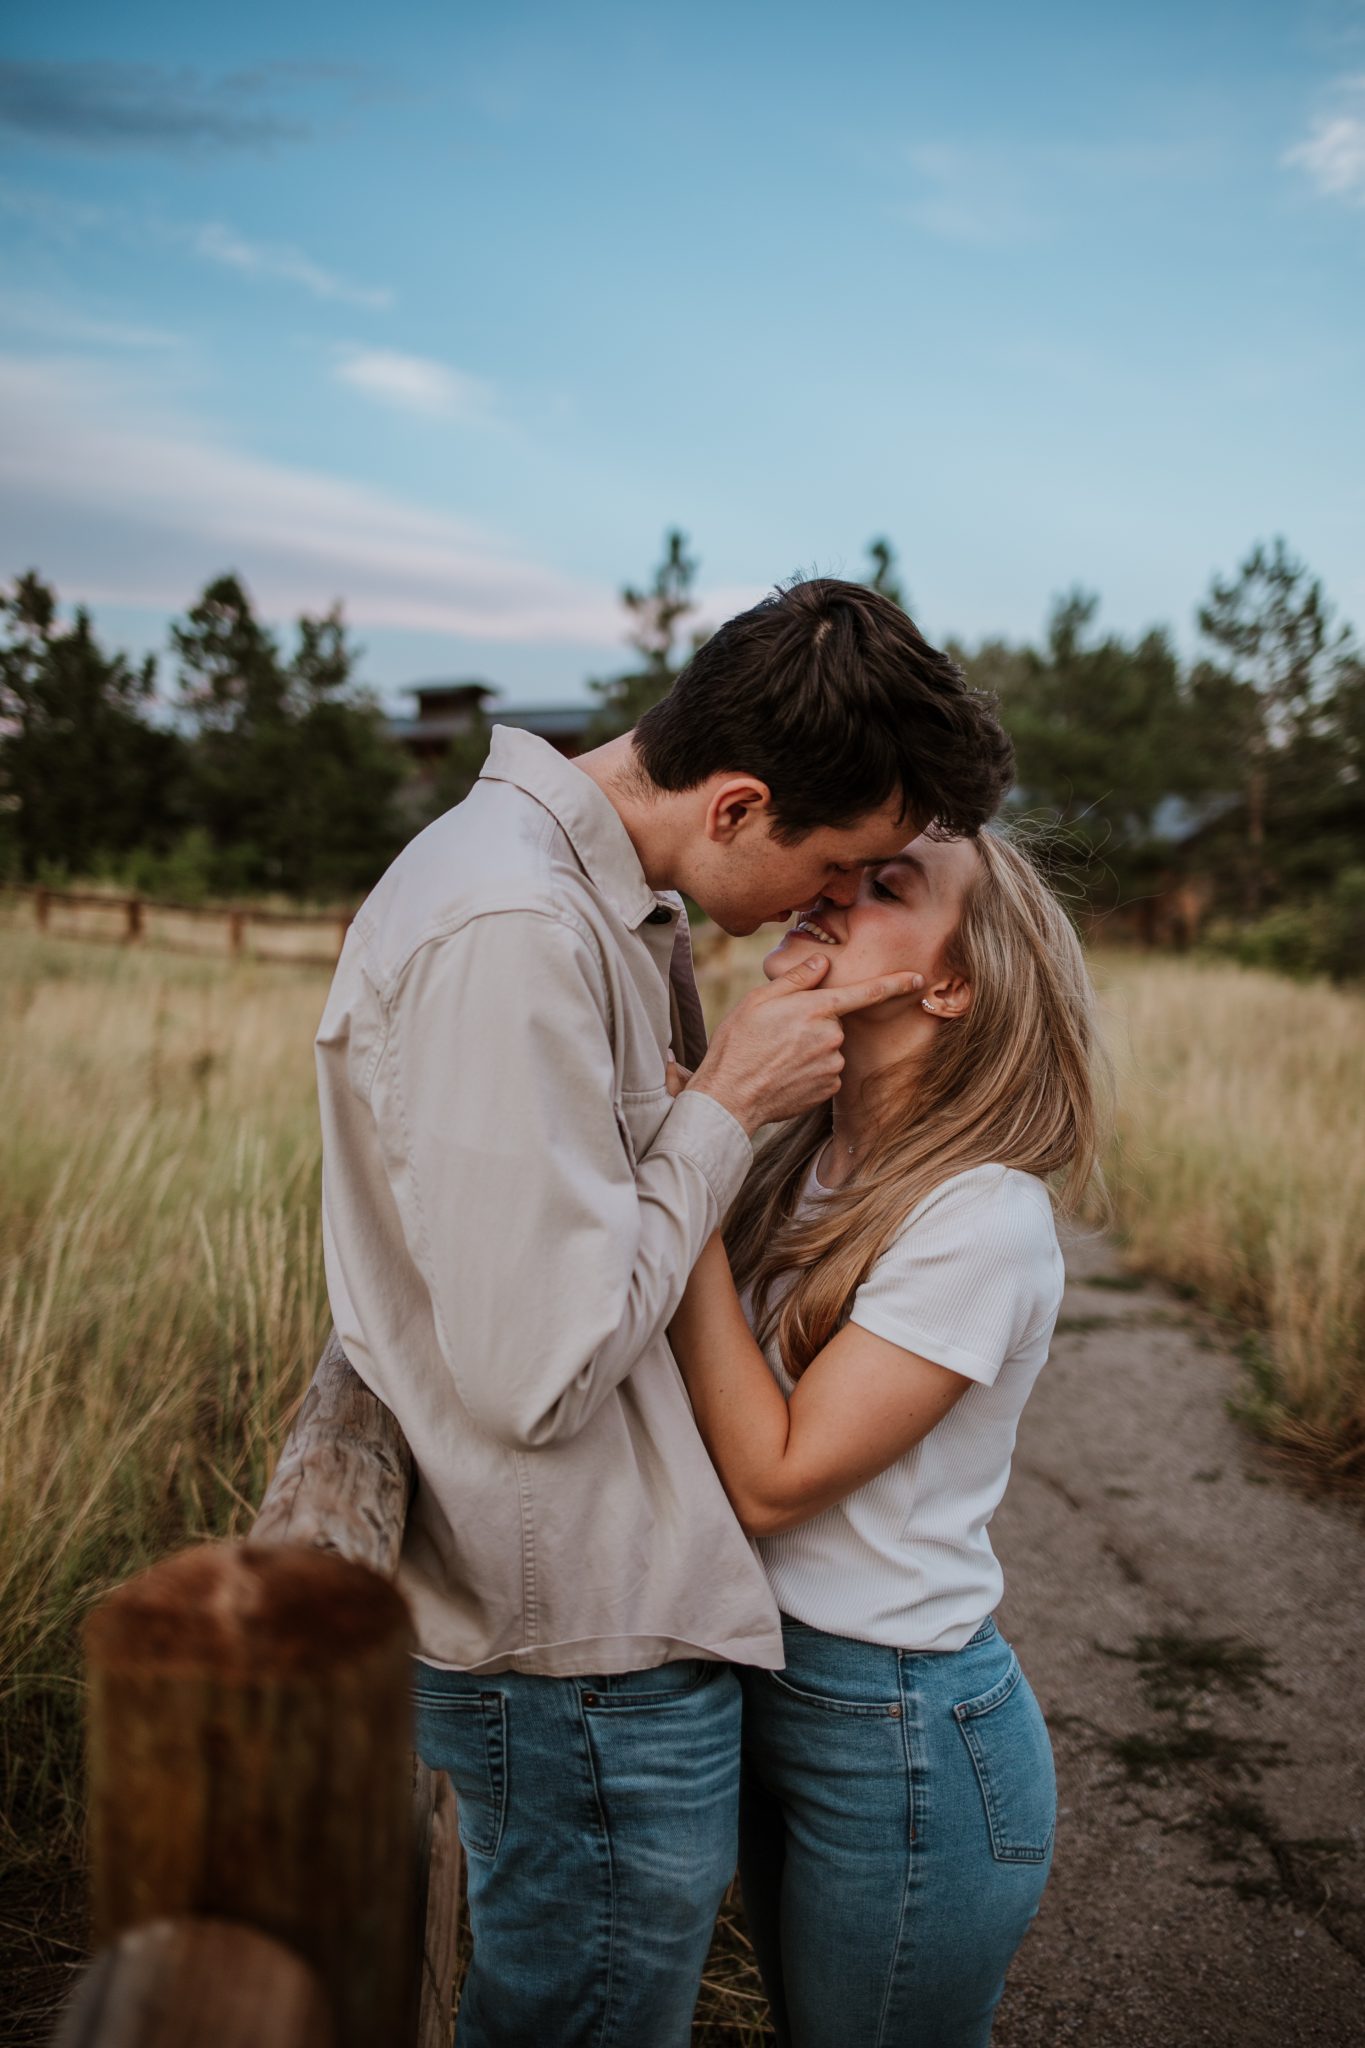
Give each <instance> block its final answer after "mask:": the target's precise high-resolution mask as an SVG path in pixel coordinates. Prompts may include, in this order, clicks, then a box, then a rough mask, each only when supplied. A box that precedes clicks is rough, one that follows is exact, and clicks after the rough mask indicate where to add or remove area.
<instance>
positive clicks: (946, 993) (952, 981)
mask: <svg viewBox="0 0 1365 2048" xmlns="http://www.w3.org/2000/svg"><path fill="white" fill-rule="evenodd" d="M920 1001H921V1003H922V1004H923V1006H924V1008H925V1009H926V1010H927V1011H928V1012H929V1014H930V1016H931V1017H946V1018H949V1019H951V1018H953V1017H965V1016H966V1014H967V1012H968V1010H970V1008H971V1006H972V991H971V984H970V983H969V982H966V981H964V980H963V979H962V977H961V975H960V974H945V975H943V976H942V977H941V978H940V979H939V980H938V981H936V982H935V983H934V984H933V986H932V987H931V988H927V989H926V990H925V991H924V994H923V995H922V996H921V997H920Z"/></svg>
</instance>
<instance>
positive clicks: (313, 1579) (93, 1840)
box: [86, 1544, 415, 2048]
mask: <svg viewBox="0 0 1365 2048" xmlns="http://www.w3.org/2000/svg"><path fill="white" fill-rule="evenodd" d="M86 1650H87V1659H88V1667H89V1678H90V1706H89V1718H88V1729H89V1776H90V1787H89V1795H90V1796H89V1827H90V1853H91V1865H92V1893H93V1914H94V1936H95V1941H96V1943H97V1944H98V1945H102V1944H105V1943H108V1942H111V1941H114V1940H116V1939H117V1938H118V1937H119V1936H120V1935H121V1934H122V1933H123V1932H124V1931H125V1930H126V1929H128V1928H131V1927H136V1926H139V1925H141V1924H143V1923H144V1922H147V1921H150V1920H156V1919H162V1918H179V1917H181V1916H183V1915H206V1916H213V1917H217V1918H220V1919H226V1920H232V1921H240V1922H243V1923H246V1924H247V1925H249V1926H252V1927H255V1928H259V1929H261V1930H263V1931H264V1932H265V1933H267V1934H269V1935H273V1936H275V1937H276V1938H277V1939H278V1940H280V1941H282V1942H283V1943H285V1944H286V1946H288V1947H289V1948H292V1949H294V1950H295V1951H296V1952H297V1953H298V1954H299V1955H301V1956H302V1957H303V1958H304V1959H305V1960H306V1961H307V1962H309V1963H310V1964H312V1966H313V1967H314V1969H315V1970H316V1971H317V1973H318V1976H319V1978H320V1979H321V1981H322V1984H323V1986H324V1988H325V1990H326V1992H327V1994H328V1998H329V2002H330V2006H331V2016H332V2022H333V2026H334V2028H335V2032H336V2039H337V2043H338V2048H374V2044H376V2043H379V2042H388V2041H398V2040H401V2039H403V2038H405V2037H407V2036H408V2034H409V2031H410V2028H411V2025H412V2016H413V2013H414V2010H415V2007H414V2003H413V1999H414V1992H415V1986H414V1983H413V1969H412V1962H413V1953H412V1951H413V1942H412V1932H411V1915H412V1910H413V1902H412V1813H411V1780H410V1769H409V1762H408V1747H409V1740H410V1732H409V1714H410V1710H409V1703H408V1683H409V1678H408V1654H409V1624H408V1616H407V1610H406V1607H405V1605H404V1603H403V1600H402V1598H401V1596H400V1595H399V1594H398V1592H397V1591H396V1590H395V1589H394V1588H393V1587H392V1586H391V1585H389V1584H388V1583H387V1581H386V1580H384V1579H382V1578H380V1577H379V1576H378V1575H377V1574H376V1573H374V1572H372V1571H370V1570H368V1569H367V1568H366V1567H365V1566H363V1565H358V1564H353V1563H350V1562H348V1561H346V1560H345V1559H342V1558H339V1557H335V1556H331V1555H328V1554H327V1553H326V1552H323V1551H318V1550H304V1549H299V1548H295V1547H292V1546H282V1547H275V1546H273V1545H272V1546H256V1545H253V1544H208V1545H204V1546H203V1547H201V1548H199V1549H195V1550H189V1551H184V1552H182V1553H181V1554H180V1555H179V1556H177V1557H172V1558H170V1559H168V1560H166V1561H165V1562H164V1563H162V1564H159V1565H156V1566H154V1567H153V1568H152V1569H151V1570H150V1571H147V1572H143V1573H142V1574H141V1575H140V1576H139V1577H137V1578H135V1579H132V1580H130V1581H129V1582H128V1583H127V1584H126V1585H124V1586H121V1587H120V1588H119V1589H118V1590H117V1591H116V1592H115V1593H113V1594H112V1595H111V1596H110V1598H109V1599H108V1600H107V1601H105V1603H104V1604H103V1606H101V1607H100V1608H98V1609H96V1611H95V1612H94V1613H93V1614H92V1615H91V1616H90V1618H89V1621H88V1622H87V1624H86Z"/></svg>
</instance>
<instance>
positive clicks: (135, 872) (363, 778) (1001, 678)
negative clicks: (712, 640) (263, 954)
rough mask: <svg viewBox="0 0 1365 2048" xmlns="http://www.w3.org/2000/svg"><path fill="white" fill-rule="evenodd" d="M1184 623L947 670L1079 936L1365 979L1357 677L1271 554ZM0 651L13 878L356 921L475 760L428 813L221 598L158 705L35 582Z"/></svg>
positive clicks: (367, 709) (271, 642) (676, 569)
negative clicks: (1092, 927)
mask: <svg viewBox="0 0 1365 2048" xmlns="http://www.w3.org/2000/svg"><path fill="white" fill-rule="evenodd" d="M697 569H698V564H697V561H696V559H695V557H694V556H693V555H692V554H691V553H690V552H689V548H688V543H687V540H686V538H685V536H684V535H682V534H681V533H677V532H674V533H671V534H669V535H668V537H667V539H666V542H665V547H664V552H663V556H662V559H661V560H660V562H659V565H658V567H657V569H656V570H655V572H654V575H653V577H652V578H651V580H650V581H649V582H648V583H647V584H644V585H643V586H640V587H635V586H628V587H627V588H626V589H625V590H623V592H622V601H623V604H624V606H625V609H626V613H627V619H628V634H627V638H628V641H629V644H630V646H631V648H632V650H633V659H632V661H631V663H630V664H629V665H628V666H627V667H626V669H625V670H624V672H623V673H621V674H619V675H617V676H614V677H611V678H609V679H607V680H604V681H598V682H594V683H593V684H591V686H590V687H591V689H592V690H593V692H594V693H595V696H596V699H597V710H596V714H595V719H594V730H595V734H596V736H597V737H599V738H607V737H610V736H611V735H612V734H614V733H617V732H622V731H625V730H627V729H628V728H629V727H630V726H631V725H632V724H633V723H634V722H635V720H636V719H637V718H638V717H639V716H640V714H641V712H643V711H644V710H645V709H646V708H647V707H648V706H649V705H650V704H652V703H655V702H657V700H658V699H659V697H661V696H662V695H663V694H664V693H665V692H666V691H667V690H668V689H669V688H670V687H671V685H672V682H673V679H674V677H675V676H676V675H677V673H678V671H679V669H680V668H681V666H682V665H683V663H684V662H685V660H686V659H687V657H688V655H689V654H690V653H691V652H692V651H693V650H694V649H695V647H696V646H698V645H699V644H700V639H701V636H700V635H699V633H698V631H697V624H696V622H697V619H698V616H699V607H698V599H697V596H696V577H697ZM864 580H865V581H866V582H867V583H868V584H870V585H872V586H873V587H874V588H876V589H879V590H881V591H883V592H884V593H885V594H886V595H888V596H889V597H891V598H892V600H893V601H894V602H896V603H899V604H902V605H903V606H905V608H906V609H907V610H908V609H911V606H910V600H909V598H908V596H907V594H906V592H905V590H904V588H903V585H902V581H901V577H900V571H899V568H898V565H897V562H896V557H895V553H894V550H893V549H892V547H891V546H890V544H889V543H888V542H887V541H886V540H883V539H879V540H875V541H873V542H872V543H871V545H870V546H869V549H868V562H867V566H866V570H865V572H864ZM1198 618H1199V627H1200V635H1201V645H1200V649H1199V652H1198V654H1197V656H1196V657H1195V658H1194V659H1191V660H1185V659H1182V658H1181V656H1180V655H1179V653H1178V652H1177V650H1176V647H1175V645H1174V643H1173V641H1172V639H1171V637H1170V635H1169V633H1168V632H1166V631H1165V630H1164V629H1162V628H1154V629H1152V630H1150V631H1148V632H1146V633H1143V634H1141V635H1139V636H1137V637H1136V638H1134V639H1131V640H1130V639H1125V638H1124V637H1123V636H1121V635H1119V634H1115V633H1110V632H1107V631H1105V630H1104V629H1103V628H1102V627H1101V625H1100V622H1099V602H1098V599H1097V598H1096V597H1095V596H1093V595H1091V594H1089V593H1086V592H1083V591H1079V590H1076V591H1072V592H1071V593H1070V594H1068V595H1067V596H1065V597H1063V598H1061V599H1059V600H1058V601H1057V602H1056V603H1055V605H1054V607H1053V610H1052V613H1051V616H1050V619H1049V621H1048V625H1047V630H1046V633H1045V635H1044V637H1043V640H1042V642H1041V644H1040V645H1038V646H1031V645H1027V644H1022V645H1021V644H1015V643H1013V642H1007V641H1003V640H997V639H991V640H986V641H983V642H982V643H981V644H980V645H978V646H976V647H974V648H966V647H955V648H954V650H953V651H954V653H955V654H956V655H957V657H958V658H959V660H961V661H962V663H963V665H964V667H965V668H966V670H967V672H968V675H969V677H970V679H971V681H972V683H973V685H974V686H976V687H978V688H982V689H988V690H991V691H993V692H995V693H996V694H997V695H998V697H999V699H1000V702H1001V707H1002V712H1003V716H1004V718H1005V722H1006V724H1007V725H1008V727H1009V729H1010V731H1011V733H1012V734H1013V736H1014V740H1015V745H1016V749H1017V754H1018V783H1017V787H1016V789H1015V791H1014V793H1013V795H1012V797H1011V802H1010V808H1011V810H1012V812H1014V813H1015V814H1016V815H1018V816H1021V817H1027V818H1029V819H1030V820H1033V821H1035V822H1036V824H1037V825H1038V826H1039V827H1040V828H1041V830H1040V835H1039V843H1040V845H1041V846H1042V847H1044V848H1047V849H1050V855H1049V857H1050V858H1051V859H1052V860H1053V861H1054V862H1056V863H1057V864H1058V865H1059V866H1060V867H1061V868H1062V869H1064V871H1065V874H1066V877H1067V882H1068V886H1069V887H1071V888H1072V889H1073V890H1074V891H1075V892H1076V894H1077V896H1078V897H1079V898H1080V899H1081V900H1082V902H1083V903H1084V905H1085V907H1087V908H1088V909H1089V910H1090V911H1092V912H1097V913H1110V912H1114V911H1118V912H1121V913H1123V915H1124V918H1125V920H1126V921H1127V922H1128V923H1129V924H1130V925H1136V926H1137V928H1138V929H1139V930H1145V931H1147V932H1148V934H1149V935H1150V936H1154V937H1164V936H1176V937H1179V936H1180V935H1181V933H1182V931H1184V930H1185V929H1186V928H1187V925H1188V922H1189V921H1190V920H1191V919H1192V917H1193V916H1195V915H1196V914H1197V916H1198V917H1199V918H1200V919H1201V920H1202V919H1205V918H1207V917H1208V916H1209V915H1210V914H1212V915H1213V917H1214V918H1215V920H1217V919H1219V918H1221V920H1222V926H1221V929H1222V930H1223V933H1224V936H1225V939H1226V942H1227V943H1229V944H1232V945H1233V946H1235V947H1236V949H1238V950H1239V951H1241V952H1242V953H1243V954H1244V955H1245V956H1246V957H1248V958H1265V959H1267V960H1269V961H1271V962H1272V963H1273V964H1277V965H1281V966H1287V967H1290V968H1306V969H1313V968H1320V967H1326V968H1327V969H1329V970H1330V971H1332V972H1335V973H1338V974H1346V973H1354V972H1358V971H1360V965H1359V963H1360V962H1361V960H1362V957H1363V956H1365V657H1363V656H1362V652H1361V649H1360V647H1359V644H1358V643H1357V641H1356V639H1355V636H1354V634H1353V633H1352V631H1351V630H1350V628H1349V627H1347V626H1345V625H1342V624H1339V623H1337V622H1336V620H1335V618H1334V614H1333V608H1332V606H1331V604H1330V603H1329V601H1328V599H1327V598H1326V596H1325V595H1324V592H1323V590H1322V587H1321V584H1320V583H1319V582H1318V580H1317V579H1316V578H1315V577H1313V576H1312V575H1311V573H1310V572H1309V570H1308V569H1307V568H1306V566H1305V565H1304V564H1303V563H1302V562H1300V561H1298V560H1296V559H1295V558H1294V556H1293V555H1292V554H1291V553H1290V552H1289V550H1288V549H1287V548H1286V546H1285V544H1284V543H1283V541H1279V540H1277V541H1275V542H1274V543H1272V544H1270V545H1258V546H1257V547H1255V548H1254V549H1253V550H1252V551H1251V552H1250V554H1249V555H1248V556H1247V558H1246V560H1245V561H1244V562H1243V563H1242V564H1241V566H1240V568H1239V569H1238V571H1237V572H1236V574H1234V575H1232V576H1231V577H1228V578H1226V579H1224V578H1218V577H1215V578H1214V580H1213V582H1212V583H1211V585H1210V588H1209V591H1208V593H1207V596H1206V598H1205V600H1204V602H1203V604H1202V605H1201V607H1200V609H1199V614H1198ZM0 627H2V628H3V634H2V636H0V873H5V874H8V875H9V876H10V877H12V878H16V879H17V878H27V879H41V878H58V877H60V876H63V875H68V876H89V875H99V874H105V875H109V876H112V877H115V878H117V879H118V880H119V881H120V882H122V883H124V884H126V885H128V886H131V887H138V888H143V889H145V890H147V891H148V893H162V894H182V895H183V894H191V895H199V894H203V893H204V892H206V891H211V892H214V893H218V894H225V895H230V894H238V893H247V892H258V891H279V892H284V893H288V894H290V895H295V896H306V897H310V898H313V899H339V898H342V899H344V898H351V897H354V896H355V895H357V894H359V893H360V892H363V890H364V889H365V888H367V887H368V886H369V884H370V883H371V882H372V881H373V880H374V878H375V877H376V875H377V874H378V873H379V872H380V871H381V870H382V868H383V867H384V865H385V864H386V862H387V861H388V860H389V859H390V858H391V857H392V855H393V853H394V852H395V851H396V850H397V848H398V847H399V846H400V845H401V844H402V843H403V840H404V839H405V838H406V837H407V836H408V835H409V834H410V833H411V832H412V831H413V830H414V829H415V828H416V826H418V825H420V824H421V823H423V822H425V818H426V817H427V816H429V815H431V814H432V813H433V811H435V810H439V809H443V808H444V807H445V806H446V805H447V804H449V803H452V802H455V801H457V800H458V799H459V797H460V796H461V795H463V794H464V792H465V790H466V789H467V788H468V786H469V784H470V783H471V782H472V780H473V778H474V776H475V775H476V774H477V772H478V767H479V765H480V763H481V761H482V757H483V751H484V748H485V745H486V732H485V731H483V730H481V729H475V730H474V731H472V732H471V733H470V734H469V735H468V736H467V737H466V738H465V739H464V740H463V741H461V742H459V743H458V744H456V745H455V746H454V747H452V750H451V753H450V755H449V756H448V758H447V760H446V762H445V764H444V766H443V769H442V771H441V774H440V776H439V777H438V780H437V784H436V787H435V789H434V791H429V792H428V793H427V795H426V796H425V797H424V798H423V799H421V800H415V799H414V797H413V793H412V786H411V783H410V779H409V777H408V772H407V764H406V761H405V757H404V756H403V754H402V752H401V750H400V749H399V748H398V746H397V745H396V744H395V742H394V741H393V739H392V738H391V737H390V735H389V733H388V730H387V727H386V722H385V719H384V716H383V713H382V711H381V709H380V707H379V705H378V703H377V702H376V701H375V699H374V698H373V697H372V696H371V695H369V694H368V693H367V692H366V691H365V690H364V689H363V688H362V687H361V686H360V684H359V682H358V679H357V668H358V663H359V650H358V649H357V647H356V646H355V644H354V643H353V642H352V640H351V639H350V637H349V635H348V633H347V630H346V627H345V624H344V622H343V619H342V616H341V612H340V609H339V607H338V608H334V609H333V610H332V611H331V612H329V613H327V614H326V615H324V616H322V617H318V618H310V617H306V616H305V617H304V618H301V619H300V620H299V621H298V623H297V627H296V629H295V634H294V642H293V645H292V647H291V648H289V649H286V648H285V647H284V646H283V645H282V643H281V640H280V639H279V637H278V636H276V635H275V634H274V633H272V632H270V631H269V630H268V629H267V628H266V627H265V626H264V625H263V624H262V623H261V622H260V621H259V620H258V619H257V618H256V616H255V613H254V611H253V608H252V605H251V601H250V598H249V596H248V594H247V592H246V590H245V589H244V587H243V585H242V583H241V582H240V580H239V579H238V578H236V577H234V576H224V577H220V578H219V579H217V580H216V581H215V582H213V583H211V584H209V586H208V587H207V588H206V589H205V591H204V592H203V595H202V596H201V597H200V598H199V600H198V602H197V603H196V604H195V605H194V606H193V607H192V608H191V610H190V611H189V612H188V614H187V615H186V617H185V618H184V619H183V620H181V621H179V622H177V624H176V625H175V626H174V627H173V628H172V632H171V657H172V663H173V668H174V688H173V692H172V693H171V695H170V697H169V706H168V707H167V706H163V705H158V701H157V697H156V669H155V663H154V661H153V660H151V659H148V660H147V661H145V662H143V663H142V664H141V665H140V666H135V665H134V664H132V663H131V662H130V661H129V660H128V659H127V657H126V656H124V655H122V654H119V653H107V652H105V651H104V650H103V649H102V648H101V647H100V645H99V643H98V641H97V640H96V638H95V634H94V631H93V628H92V624H91V621H90V618H89V616H88V614H86V613H85V612H84V611H81V610H78V611H77V612H76V613H75V615H74V618H73V619H72V620H71V622H70V623H69V624H68V623H63V621H62V618H61V616H60V613H59V609H58V604H57V598H56V594H55V593H54V592H53V590H52V589H51V588H50V587H49V586H48V585H47V584H45V583H44V582H43V581H42V579H41V578H40V577H39V576H38V575H37V574H36V573H32V572H30V573H29V574H27V575H24V576H20V577H19V578H18V579H17V580H16V581H15V583H14V584H13V586H12V588H11V589H10V590H9V591H8V592H7V593H5V594H4V595H3V596H2V597H0ZM167 708H169V713H170V716H169V718H168V717H167V715H166V711H167ZM1173 905H1174V906H1176V909H1175V910H1173V909H1172V906H1173ZM1181 906H1183V908H1181ZM1182 920H1184V922H1182ZM1215 928H1216V929H1217V928H1218V927H1217V925H1216V926H1215Z"/></svg>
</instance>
